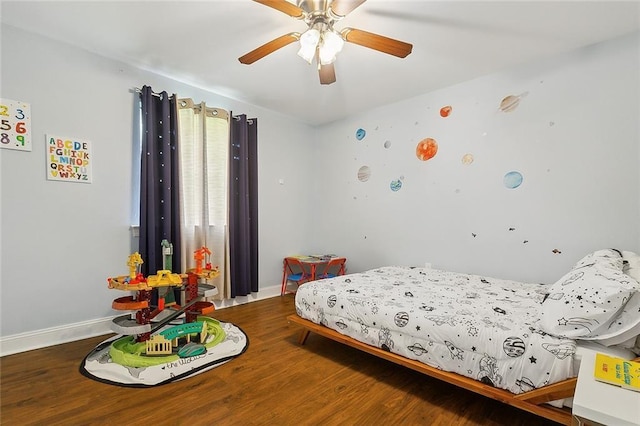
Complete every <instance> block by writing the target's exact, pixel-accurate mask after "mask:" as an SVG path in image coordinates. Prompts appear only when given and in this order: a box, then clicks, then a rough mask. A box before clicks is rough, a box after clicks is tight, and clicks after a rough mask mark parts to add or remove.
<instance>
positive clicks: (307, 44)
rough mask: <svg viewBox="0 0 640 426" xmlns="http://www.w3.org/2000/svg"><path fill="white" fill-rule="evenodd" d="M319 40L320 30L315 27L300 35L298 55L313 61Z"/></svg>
mask: <svg viewBox="0 0 640 426" xmlns="http://www.w3.org/2000/svg"><path fill="white" fill-rule="evenodd" d="M319 42H320V31H318V30H317V29H315V28H309V29H308V30H307V31H305V32H304V33H302V34H301V35H300V50H298V56H300V57H301V58H302V59H304V60H305V61H307V62H309V63H311V61H313V58H314V57H315V56H316V48H317V47H318V43H319Z"/></svg>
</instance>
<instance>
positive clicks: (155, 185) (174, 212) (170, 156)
mask: <svg viewBox="0 0 640 426" xmlns="http://www.w3.org/2000/svg"><path fill="white" fill-rule="evenodd" d="M140 101H141V108H142V117H141V126H142V140H141V164H140V168H141V170H140V241H139V252H140V255H141V256H142V259H143V261H144V263H143V264H142V265H141V272H142V273H143V274H144V275H145V276H147V275H149V274H155V273H156V271H157V270H159V269H163V256H162V247H161V243H162V240H165V239H166V240H168V241H169V242H171V243H172V244H173V247H174V255H173V262H172V265H171V267H172V270H173V271H180V266H181V257H180V251H181V248H180V222H181V219H180V209H179V190H178V188H179V186H180V178H179V160H178V135H177V109H176V99H175V95H172V96H169V95H168V94H167V92H161V93H154V92H153V90H152V89H151V87H149V86H143V87H142V90H141V93H140Z"/></svg>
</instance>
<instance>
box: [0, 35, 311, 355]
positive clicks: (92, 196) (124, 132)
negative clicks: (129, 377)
mask: <svg viewBox="0 0 640 426" xmlns="http://www.w3.org/2000/svg"><path fill="white" fill-rule="evenodd" d="M1 35H2V46H1V47H2V75H1V82H0V83H1V84H0V88H1V89H0V90H1V92H0V96H1V97H2V98H7V99H13V100H19V101H25V102H28V103H30V104H31V114H32V128H31V131H32V137H33V151H32V152H20V151H11V150H5V149H2V150H0V156H1V160H0V161H1V165H2V172H1V180H2V192H1V198H0V201H1V205H2V217H1V225H2V227H1V232H2V234H1V235H2V254H1V258H0V259H1V266H2V271H1V279H2V281H1V283H0V289H1V293H0V295H1V300H0V303H1V305H0V306H1V309H0V311H1V313H0V315H1V317H0V318H1V333H0V334H1V336H3V340H4V341H5V343H6V342H7V340H6V339H4V338H5V337H7V336H19V337H24V336H23V334H24V333H32V332H36V331H39V330H43V329H50V328H55V327H62V328H63V329H64V328H65V327H66V326H69V325H71V324H79V323H80V324H82V323H83V322H91V320H94V319H101V318H105V317H110V316H113V315H115V314H117V312H115V311H112V310H111V301H112V300H113V299H114V298H115V297H120V296H123V295H124V294H122V293H121V292H117V291H114V290H109V289H108V288H107V281H106V279H107V277H109V276H114V275H118V274H122V273H126V271H127V266H126V261H127V256H128V255H129V254H130V253H131V252H132V251H135V250H137V247H132V243H131V241H132V240H131V238H130V230H129V227H130V225H131V216H132V214H131V212H132V211H134V210H135V207H134V206H132V201H131V200H132V189H131V188H132V181H133V176H132V169H133V167H132V163H133V156H132V140H133V135H132V133H133V130H132V129H133V123H132V120H133V115H134V113H133V111H134V102H135V99H136V98H137V95H136V94H134V93H132V92H131V90H130V89H131V88H133V87H142V86H143V85H144V84H148V85H151V87H153V89H154V90H155V91H162V90H166V91H167V92H169V93H177V94H178V95H179V96H180V97H191V98H193V100H194V101H195V102H200V101H205V102H207V104H209V105H211V106H217V107H221V108H224V109H227V110H232V111H233V112H234V114H240V113H246V114H247V115H248V116H249V117H258V120H259V121H258V131H259V148H258V151H259V153H258V155H259V165H258V167H259V195H260V199H259V206H258V209H259V233H260V235H259V253H260V259H259V268H260V270H259V284H260V288H261V291H260V293H259V294H258V295H254V296H251V297H248V298H238V299H242V301H246V300H248V299H255V298H261V297H268V296H271V295H275V294H278V295H279V294H280V280H281V277H282V258H283V257H284V256H285V255H287V254H289V253H292V252H298V251H299V250H300V249H301V247H304V244H305V241H306V240H307V238H306V237H305V236H304V235H302V234H301V233H299V232H297V230H299V229H305V228H306V227H307V225H308V223H309V221H310V220H311V219H310V217H309V215H308V214H306V211H307V207H303V206H309V205H310V199H309V197H310V195H309V191H308V188H309V187H310V186H311V178H312V176H311V175H309V174H308V173H306V172H305V171H306V168H307V167H308V165H306V164H302V163H301V162H295V161H287V160H286V159H287V158H291V157H292V158H308V157H309V153H310V152H311V146H312V144H310V143H308V138H309V135H310V132H311V130H312V129H311V128H310V127H308V126H307V125H303V124H299V123H296V122H295V121H292V120H291V119H290V118H288V117H285V116H282V115H280V114H278V113H275V112H273V111H268V110H265V109H261V108H258V107H255V106H252V105H247V104H242V103H239V102H236V101H233V100H231V99H228V98H224V97H221V96H218V95H216V94H214V93H210V92H206V91H204V90H200V89H197V88H194V87H190V86H187V85H184V84H181V83H179V82H176V81H173V80H170V79H167V78H163V77H160V76H157V75H154V74H151V73H149V72H144V71H141V70H138V69H135V68H132V67H129V66H127V65H125V64H122V63H119V62H116V61H113V60H110V59H106V58H103V57H100V56H97V55H94V54H91V53H89V52H86V51H82V50H79V49H77V48H75V47H71V46H68V45H64V44H61V43H57V42H54V41H52V40H49V39H46V38H42V37H40V36H36V35H33V34H29V33H26V32H23V31H21V30H18V29H16V28H13V27H9V26H6V25H3V26H2V34H1ZM47 133H50V134H56V135H59V136H69V137H72V138H77V139H80V140H88V141H90V142H91V143H92V150H93V152H92V155H93V183H91V184H77V183H67V182H56V181H48V180H46V172H45V148H44V142H45V134H47ZM279 179H284V182H285V184H284V185H280V184H279V183H278V180H279ZM291 199H297V200H299V205H300V206H301V207H300V208H299V209H297V208H296V207H295V205H292V204H291V203H290V200H291ZM280 224H288V226H289V228H285V227H282V226H280ZM87 328H90V327H87ZM100 330H102V332H104V330H103V329H100ZM100 330H96V333H99V332H100ZM69 333H71V334H73V332H66V331H61V332H60V333H59V335H61V336H62V337H61V338H63V339H67V338H68V339H69V340H70V339H72V338H73V336H69V337H66V336H67V335H68V334H69Z"/></svg>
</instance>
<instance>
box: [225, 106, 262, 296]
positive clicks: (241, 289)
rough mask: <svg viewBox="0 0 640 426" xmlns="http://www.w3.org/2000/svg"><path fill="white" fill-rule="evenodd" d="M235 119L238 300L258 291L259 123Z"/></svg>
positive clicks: (232, 194)
mask: <svg viewBox="0 0 640 426" xmlns="http://www.w3.org/2000/svg"><path fill="white" fill-rule="evenodd" d="M231 117H232V118H231V126H230V133H231V137H230V143H231V147H230V148H231V149H230V150H229V155H230V159H229V160H230V161H229V164H230V166H229V251H230V268H231V271H230V277H231V283H230V284H231V297H236V296H246V295H248V294H250V293H251V292H257V291H258V120H257V119H256V118H252V119H247V116H246V115H239V116H236V117H234V116H233V114H232V115H231Z"/></svg>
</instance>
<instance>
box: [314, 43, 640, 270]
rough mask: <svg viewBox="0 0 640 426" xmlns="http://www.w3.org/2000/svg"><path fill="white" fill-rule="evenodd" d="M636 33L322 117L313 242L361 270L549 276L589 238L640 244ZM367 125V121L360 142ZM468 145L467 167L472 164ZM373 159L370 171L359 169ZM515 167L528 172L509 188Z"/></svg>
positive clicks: (590, 246)
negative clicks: (507, 101)
mask: <svg viewBox="0 0 640 426" xmlns="http://www.w3.org/2000/svg"><path fill="white" fill-rule="evenodd" d="M638 40H639V35H638V33H636V34H633V35H630V36H626V37H623V38H620V39H617V40H613V41H610V42H606V43H602V44H599V45H595V46H592V47H589V48H585V49H581V50H578V51H574V52H571V53H568V54H564V55H561V56H558V57H555V58H551V59H549V60H546V61H543V62H538V63H535V64H529V65H523V66H520V67H518V68H514V69H511V70H507V71H505V72H501V73H498V74H493V75H489V76H486V77H482V78H478V79H475V80H473V81H469V82H465V83H463V84H458V85H456V86H452V87H448V88H445V89H442V90H438V91H436V92H432V93H428V94H424V95H420V96H417V97H415V98H413V99H409V100H406V101H403V102H399V103H396V104H393V105H388V106H385V107H382V108H379V109H376V110H373V111H370V112H367V113H364V114H361V115H358V116H353V117H348V118H346V119H345V120H343V121H340V122H336V123H333V124H331V125H327V126H325V127H324V128H322V129H321V130H320V132H319V133H318V142H317V143H316V150H317V155H316V158H318V163H316V164H317V166H318V168H317V170H316V176H315V183H316V191H315V194H316V195H317V198H316V200H315V203H314V204H315V206H316V207H317V208H316V211H315V217H316V221H315V223H316V224H317V225H318V226H317V227H316V228H315V238H314V239H313V240H314V241H316V242H318V244H317V245H316V246H315V247H314V251H318V252H327V251H329V252H335V253H339V254H341V255H345V256H347V257H348V265H349V271H351V272H356V271H362V270H365V269H368V268H372V267H377V266H380V265H386V264H403V265H420V266H421V265H424V263H425V262H431V263H432V264H433V267H436V268H443V269H451V270H456V271H460V272H468V273H478V274H482V275H489V276H496V277H501V278H511V279H518V280H525V281H535V282H548V283H551V282H554V281H555V280H557V279H558V278H559V277H560V276H561V275H562V274H563V273H565V272H566V271H567V270H568V269H569V268H570V267H571V266H572V265H573V264H574V263H575V262H576V261H577V260H579V259H580V258H581V257H582V256H584V255H585V254H587V253H588V252H590V251H592V250H595V249H599V248H605V247H617V248H621V249H627V250H633V251H636V252H640V171H639V170H640V167H638V166H639V162H638V158H639V154H640V152H639V145H640V136H639V134H640V132H639V120H638V119H639V117H640V108H639V103H640V97H639V94H640V82H639V81H640V53H639V52H640V49H639V41H638ZM505 54H507V53H506V52H505ZM425 78H429V76H428V75H425ZM525 92H527V95H526V96H524V97H522V98H521V99H520V103H519V105H518V107H517V108H516V109H515V110H514V111H511V112H502V111H500V109H499V107H500V103H501V100H502V99H503V98H505V97H506V96H508V95H520V94H523V93H525ZM445 105H451V106H452V107H453V110H452V113H451V114H450V116H449V117H447V118H443V117H441V116H440V114H439V111H440V108H441V107H443V106H445ZM358 128H363V129H365V130H366V131H367V134H366V136H365V138H364V139H362V140H361V141H358V140H357V139H356V137H355V133H356V130H357V129H358ZM428 137H430V138H434V139H435V140H436V141H437V142H438V144H439V149H438V153H437V155H436V156H435V157H434V158H433V159H431V160H428V161H426V162H423V161H420V160H418V159H417V157H416V154H415V150H416V145H417V143H418V142H420V141H421V140H422V139H424V138H428ZM387 140H388V141H390V143H391V146H390V147H389V148H385V147H384V143H385V141H387ZM466 153H471V154H473V155H474V159H475V161H474V162H473V163H472V164H470V165H463V164H462V162H461V158H462V156H463V155H464V154H466ZM364 165H367V166H369V167H370V168H371V177H370V179H369V180H368V181H367V182H361V181H359V180H358V179H357V173H358V169H359V168H360V167H361V166H364ZM512 170H516V171H520V172H521V173H522V174H523V176H524V182H523V184H522V185H521V186H520V187H519V188H516V189H507V188H506V187H505V186H504V185H503V176H504V175H505V173H507V172H509V171H512ZM401 177H403V180H402V181H401V182H402V188H401V189H400V190H399V191H397V192H392V191H391V190H390V186H389V185H390V182H391V181H392V180H396V179H400V178H401ZM509 228H515V229H514V230H512V231H509ZM472 234H476V237H474V236H473V235H472ZM525 240H526V241H528V242H527V243H525V242H524V241H525ZM554 249H557V250H559V251H561V253H554V252H553V250H554Z"/></svg>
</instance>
